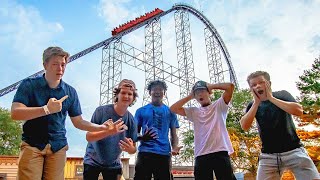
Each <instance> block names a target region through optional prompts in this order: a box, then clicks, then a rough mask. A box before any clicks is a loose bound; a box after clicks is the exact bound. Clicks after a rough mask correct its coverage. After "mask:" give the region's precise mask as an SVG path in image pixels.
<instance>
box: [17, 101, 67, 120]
mask: <svg viewBox="0 0 320 180" xmlns="http://www.w3.org/2000/svg"><path fill="white" fill-rule="evenodd" d="M67 98H68V96H67V95H66V96H64V97H62V98H61V99H59V100H58V99H56V98H50V99H49V101H48V103H47V104H46V105H45V106H43V107H27V106H26V105H24V104H22V103H19V102H13V103H12V106H11V118H12V119H14V120H24V121H26V120H32V119H35V118H38V117H41V116H45V115H49V114H54V113H57V112H60V111H61V109H62V103H63V101H64V100H66V99H67Z"/></svg>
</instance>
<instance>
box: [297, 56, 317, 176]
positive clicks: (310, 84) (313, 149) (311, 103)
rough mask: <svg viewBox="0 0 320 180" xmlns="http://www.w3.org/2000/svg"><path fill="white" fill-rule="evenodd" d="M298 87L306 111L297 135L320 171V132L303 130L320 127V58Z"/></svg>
mask: <svg viewBox="0 0 320 180" xmlns="http://www.w3.org/2000/svg"><path fill="white" fill-rule="evenodd" d="M296 85H297V88H298V89H299V90H300V97H299V101H300V103H301V105H302V106H303V111H304V114H303V115H302V116H301V117H300V118H297V120H298V122H299V126H300V129H299V130H298V131H297V133H298V136H299V138H300V139H301V141H302V143H303V144H304V145H305V148H306V149H307V151H308V154H309V156H310V157H311V159H312V160H313V162H314V163H315V165H316V166H317V168H318V170H320V140H319V137H320V132H319V131H318V130H315V131H306V130H305V129H303V127H305V126H306V125H309V124H312V125H314V127H319V126H320V58H316V59H315V61H314V63H313V64H312V67H311V69H308V70H304V71H303V74H302V75H301V76H299V81H298V82H296Z"/></svg>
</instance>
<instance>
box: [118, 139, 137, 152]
mask: <svg viewBox="0 0 320 180" xmlns="http://www.w3.org/2000/svg"><path fill="white" fill-rule="evenodd" d="M119 146H120V149H121V150H122V151H125V152H127V153H129V154H134V153H135V152H136V150H137V149H136V147H135V144H134V142H133V141H132V139H131V138H126V137H125V138H124V140H120V142H119Z"/></svg>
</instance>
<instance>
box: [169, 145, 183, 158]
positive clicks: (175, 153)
mask: <svg viewBox="0 0 320 180" xmlns="http://www.w3.org/2000/svg"><path fill="white" fill-rule="evenodd" d="M182 147H183V146H176V147H172V150H171V154H172V156H175V155H179V154H180V149H181V148H182Z"/></svg>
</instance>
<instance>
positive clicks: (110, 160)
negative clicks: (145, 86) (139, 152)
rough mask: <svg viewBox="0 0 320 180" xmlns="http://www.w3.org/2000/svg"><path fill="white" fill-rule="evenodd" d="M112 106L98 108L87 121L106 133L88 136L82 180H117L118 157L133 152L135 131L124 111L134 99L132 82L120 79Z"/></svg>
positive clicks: (119, 173)
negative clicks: (103, 125) (103, 128)
mask: <svg viewBox="0 0 320 180" xmlns="http://www.w3.org/2000/svg"><path fill="white" fill-rule="evenodd" d="M113 93H114V104H108V105H104V106H100V107H98V108H97V109H96V110H95V112H94V114H93V116H92V119H91V122H92V123H95V124H107V126H108V129H109V131H100V132H88V133H87V141H88V146H87V149H86V154H85V156H84V163H83V164H84V172H83V179H84V180H97V179H98V177H99V174H100V173H102V176H103V178H104V179H108V180H120V177H121V175H122V164H121V160H120V154H121V152H122V151H126V152H128V153H129V154H134V153H135V152H136V145H135V141H136V140H137V127H136V125H135V123H134V118H133V116H132V114H131V113H130V112H129V111H128V110H127V109H128V107H129V106H131V105H133V103H134V102H135V100H136V97H137V96H138V94H137V92H136V87H135V84H134V82H133V81H131V80H127V79H124V80H122V81H121V82H120V83H119V85H118V88H115V90H114V92H113Z"/></svg>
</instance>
